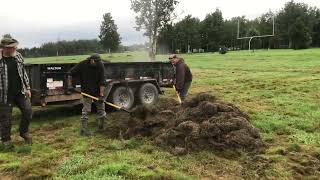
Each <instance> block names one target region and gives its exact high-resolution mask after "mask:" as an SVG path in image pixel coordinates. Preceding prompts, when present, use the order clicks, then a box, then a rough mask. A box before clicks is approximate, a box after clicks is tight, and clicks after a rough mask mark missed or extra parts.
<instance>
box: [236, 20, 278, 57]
mask: <svg viewBox="0 0 320 180" xmlns="http://www.w3.org/2000/svg"><path fill="white" fill-rule="evenodd" d="M272 26H273V27H272V34H268V35H261V36H247V37H240V20H238V33H237V39H238V40H243V39H249V51H250V50H251V41H252V39H254V38H265V37H274V35H275V31H274V26H275V25H274V16H273V17H272Z"/></svg>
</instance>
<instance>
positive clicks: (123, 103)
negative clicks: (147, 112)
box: [112, 86, 134, 109]
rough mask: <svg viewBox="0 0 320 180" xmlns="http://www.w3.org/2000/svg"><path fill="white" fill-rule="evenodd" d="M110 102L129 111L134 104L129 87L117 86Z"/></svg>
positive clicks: (132, 94)
mask: <svg viewBox="0 0 320 180" xmlns="http://www.w3.org/2000/svg"><path fill="white" fill-rule="evenodd" d="M112 102H113V103H114V104H115V105H118V106H120V107H123V108H125V109H131V108H132V106H133V103H134V93H133V90H132V89H131V88H130V87H125V86H119V87H117V88H116V89H115V90H114V91H113V93H112Z"/></svg>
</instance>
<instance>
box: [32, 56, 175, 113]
mask: <svg viewBox="0 0 320 180" xmlns="http://www.w3.org/2000/svg"><path fill="white" fill-rule="evenodd" d="M75 65H76V64H75V63H65V64H27V65H26V70H27V73H28V75H29V78H30V83H31V89H32V94H33V95H32V104H33V105H41V106H46V105H47V104H57V103H58V104H61V103H75V102H79V100H81V95H79V94H77V93H71V92H70V91H68V87H67V86H68V78H67V72H68V71H69V70H70V69H71V68H72V67H73V66H75ZM104 66H105V69H106V80H105V81H106V84H107V85H106V99H107V100H108V101H109V102H112V103H114V104H116V105H119V106H121V107H124V108H126V109H130V108H132V107H133V106H134V105H136V104H144V105H149V104H154V103H156V102H157V100H158V98H159V94H163V90H162V88H163V87H172V86H173V82H174V74H175V73H174V68H173V66H172V65H171V64H170V63H169V62H119V63H107V62H106V63H104ZM72 84H73V86H74V87H75V88H76V89H77V90H81V86H80V84H79V80H78V79H76V78H75V79H73V80H72Z"/></svg>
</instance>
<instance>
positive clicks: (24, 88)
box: [0, 51, 30, 104]
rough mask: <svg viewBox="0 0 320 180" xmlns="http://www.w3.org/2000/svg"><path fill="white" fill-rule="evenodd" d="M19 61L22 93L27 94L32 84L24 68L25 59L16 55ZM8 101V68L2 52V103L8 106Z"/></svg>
mask: <svg viewBox="0 0 320 180" xmlns="http://www.w3.org/2000/svg"><path fill="white" fill-rule="evenodd" d="M14 58H15V60H16V61H17V68H18V73H19V76H20V79H21V84H22V90H21V93H22V94H25V92H26V91H27V90H30V83H29V78H28V75H27V72H26V70H25V68H24V59H23V57H22V55H21V54H20V53H18V52H17V53H16V54H15V55H14ZM7 100H8V67H7V63H6V62H5V61H4V60H3V58H2V52H1V51H0V103H3V104H6V103H7Z"/></svg>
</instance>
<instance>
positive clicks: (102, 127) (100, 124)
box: [97, 118, 104, 131]
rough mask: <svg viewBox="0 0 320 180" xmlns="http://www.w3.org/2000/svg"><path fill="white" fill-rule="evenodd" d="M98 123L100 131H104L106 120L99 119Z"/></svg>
mask: <svg viewBox="0 0 320 180" xmlns="http://www.w3.org/2000/svg"><path fill="white" fill-rule="evenodd" d="M97 121H98V130H99V131H101V130H104V118H99V119H97Z"/></svg>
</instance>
